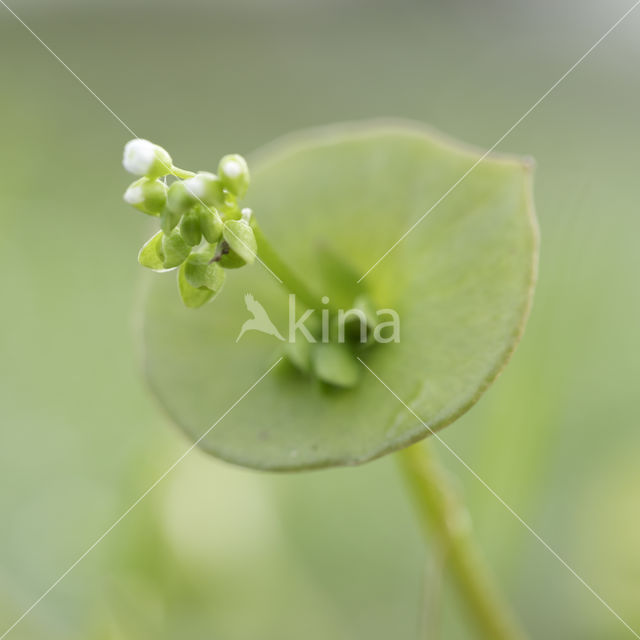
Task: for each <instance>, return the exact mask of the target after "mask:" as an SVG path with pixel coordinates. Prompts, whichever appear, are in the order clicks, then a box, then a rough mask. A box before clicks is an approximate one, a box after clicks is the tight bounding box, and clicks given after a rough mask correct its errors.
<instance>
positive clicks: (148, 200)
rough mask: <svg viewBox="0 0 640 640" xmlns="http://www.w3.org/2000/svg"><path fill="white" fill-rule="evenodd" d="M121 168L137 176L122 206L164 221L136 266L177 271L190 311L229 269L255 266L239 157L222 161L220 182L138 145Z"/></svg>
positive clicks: (130, 147)
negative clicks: (180, 166)
mask: <svg viewBox="0 0 640 640" xmlns="http://www.w3.org/2000/svg"><path fill="white" fill-rule="evenodd" d="M122 164H123V165H124V168H125V169H126V170H127V171H129V172H130V173H133V174H134V175H136V176H139V178H138V180H136V181H135V182H133V183H132V184H131V185H130V186H129V188H128V189H127V190H126V191H125V194H124V200H125V202H127V203H128V204H130V205H132V206H133V207H135V208H136V209H138V210H139V211H142V212H143V213H146V214H147V215H150V216H155V217H157V218H159V221H160V231H158V232H157V233H156V234H155V235H154V236H153V237H152V238H151V239H150V240H149V241H148V242H146V243H145V245H144V246H143V247H142V249H141V250H140V253H139V255H138V262H139V263H140V264H141V265H142V266H144V267H148V268H149V269H152V270H154V271H168V270H171V269H176V268H177V269H178V289H179V291H180V295H181V297H182V300H183V302H184V304H185V305H186V306H187V307H199V306H202V305H203V304H205V303H206V302H208V301H209V300H211V299H212V298H213V297H214V296H215V295H216V293H218V292H219V291H220V289H221V287H222V284H223V283H224V279H225V269H235V268H238V267H242V266H244V265H245V264H251V263H252V262H254V260H255V258H256V250H257V246H256V238H255V235H254V232H253V229H252V228H251V224H250V222H251V210H250V209H247V208H244V209H241V208H240V205H239V204H238V202H239V201H240V200H241V199H242V198H243V197H244V196H245V194H246V192H247V189H248V187H249V169H248V167H247V163H246V161H245V159H244V158H243V157H242V156H239V155H236V154H234V155H227V156H224V157H223V158H222V159H221V160H220V162H219V164H218V174H217V175H216V174H214V173H209V172H207V171H199V172H198V173H193V172H191V171H185V170H184V169H180V168H178V167H176V166H174V165H173V161H172V159H171V156H170V155H169V154H168V153H167V152H166V151H165V150H164V149H163V148H162V147H159V146H158V145H156V144H153V143H152V142H149V141H148V140H142V139H140V138H136V139H135V140H131V141H129V142H128V143H127V144H126V145H125V148H124V157H123V160H122ZM168 177H171V178H173V182H171V184H167V178H168Z"/></svg>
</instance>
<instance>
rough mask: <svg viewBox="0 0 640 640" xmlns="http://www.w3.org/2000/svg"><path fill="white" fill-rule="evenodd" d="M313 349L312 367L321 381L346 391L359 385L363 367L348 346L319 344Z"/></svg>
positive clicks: (331, 343) (334, 343)
mask: <svg viewBox="0 0 640 640" xmlns="http://www.w3.org/2000/svg"><path fill="white" fill-rule="evenodd" d="M311 349H312V350H311V366H312V368H313V372H314V373H315V374H316V376H317V377H318V378H319V379H320V380H322V381H323V382H326V383H327V384H331V385H333V386H335V387H342V388H345V389H348V388H349V387H354V386H355V385H356V384H357V382H358V379H359V378H360V369H361V367H360V364H359V363H358V361H357V360H356V359H355V357H354V355H353V353H351V351H350V350H349V348H348V347H347V346H346V345H344V344H339V343H337V342H326V343H324V342H318V343H316V344H313V345H311Z"/></svg>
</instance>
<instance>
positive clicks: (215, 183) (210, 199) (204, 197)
mask: <svg viewBox="0 0 640 640" xmlns="http://www.w3.org/2000/svg"><path fill="white" fill-rule="evenodd" d="M184 186H185V188H186V189H187V191H188V192H189V193H190V194H191V195H192V196H193V197H194V198H195V199H196V200H197V201H198V202H200V203H201V204H204V205H207V206H214V207H221V206H222V205H223V204H224V187H223V184H222V181H221V180H220V178H218V176H217V175H215V174H213V173H209V172H208V171H199V172H198V173H197V174H196V175H195V176H193V178H187V179H186V180H185V181H184Z"/></svg>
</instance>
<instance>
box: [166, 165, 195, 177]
mask: <svg viewBox="0 0 640 640" xmlns="http://www.w3.org/2000/svg"><path fill="white" fill-rule="evenodd" d="M171 175H172V176H175V177H176V178H183V179H184V178H193V176H195V175H196V174H195V173H193V171H187V170H186V169H181V168H180V167H171Z"/></svg>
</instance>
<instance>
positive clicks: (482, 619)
mask: <svg viewBox="0 0 640 640" xmlns="http://www.w3.org/2000/svg"><path fill="white" fill-rule="evenodd" d="M396 457H397V459H398V460H399V462H400V465H401V467H402V470H403V472H404V475H405V477H406V479H407V482H408V485H409V488H410V491H411V493H412V494H413V497H414V499H415V504H416V507H417V511H418V517H419V519H420V524H421V525H422V528H423V529H424V531H425V533H426V534H427V535H428V536H429V540H432V539H434V540H435V541H436V542H437V544H439V545H440V546H441V548H442V553H443V556H444V557H446V561H447V567H450V569H451V571H452V572H453V576H454V579H455V582H456V586H457V588H458V590H459V592H460V594H461V595H462V598H463V599H464V601H465V602H466V604H467V607H468V609H469V612H470V614H471V616H472V617H473V620H474V621H475V623H476V625H477V629H478V631H479V632H480V633H481V634H482V637H485V638H487V640H523V638H524V637H525V636H524V634H523V633H522V631H521V630H520V628H519V627H518V625H517V623H516V621H515V619H514V618H513V616H512V614H511V612H510V611H509V609H508V608H507V605H506V603H505V602H504V600H503V598H502V596H501V594H499V593H498V591H497V589H496V586H495V584H494V582H493V580H492V579H491V577H490V575H489V572H488V568H487V567H486V565H485V563H484V561H483V559H482V557H481V556H480V553H479V551H478V549H477V547H476V546H475V544H474V541H473V538H472V535H471V530H470V527H469V524H468V514H467V512H466V509H465V508H464V506H463V505H462V504H461V503H460V501H459V500H458V497H457V496H456V494H455V492H454V491H453V490H452V488H451V486H450V484H449V483H448V481H447V478H446V476H445V474H444V472H443V471H442V470H441V469H440V468H439V466H438V464H437V462H436V461H435V460H434V458H433V457H432V455H431V454H430V452H429V450H428V448H427V447H425V446H424V445H422V444H417V445H413V446H411V447H408V448H406V449H403V450H402V451H400V452H398V454H397V456H396Z"/></svg>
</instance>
